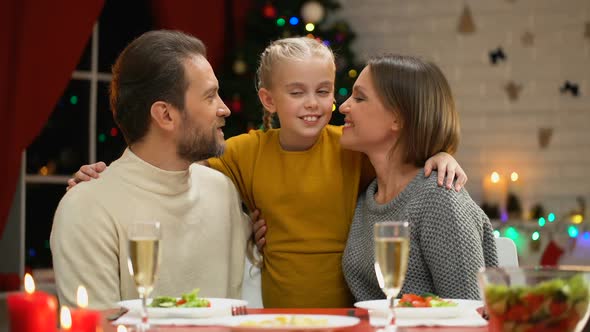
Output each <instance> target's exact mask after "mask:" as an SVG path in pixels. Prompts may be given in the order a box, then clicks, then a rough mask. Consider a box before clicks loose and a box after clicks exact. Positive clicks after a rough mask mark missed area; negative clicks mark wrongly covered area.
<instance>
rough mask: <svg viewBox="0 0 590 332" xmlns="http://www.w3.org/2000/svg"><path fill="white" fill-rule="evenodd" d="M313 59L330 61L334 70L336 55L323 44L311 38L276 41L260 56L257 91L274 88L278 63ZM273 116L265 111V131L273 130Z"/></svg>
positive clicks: (263, 119)
mask: <svg viewBox="0 0 590 332" xmlns="http://www.w3.org/2000/svg"><path fill="white" fill-rule="evenodd" d="M312 57H320V58H324V59H327V60H329V61H330V63H332V65H333V66H334V68H336V64H335V61H334V53H332V50H330V48H329V47H327V46H326V45H324V44H323V43H321V42H319V41H317V40H315V39H313V38H309V37H292V38H284V39H279V40H275V41H274V42H272V43H270V45H268V46H267V47H266V49H265V50H264V51H263V52H262V54H261V55H260V61H259V63H258V69H257V70H256V90H260V88H265V89H270V88H271V87H272V84H273V82H272V79H273V71H275V70H276V69H275V67H276V64H277V63H280V62H282V61H305V60H307V59H310V58H312ZM272 122H273V114H272V113H270V112H268V111H267V110H264V115H263V117H262V123H263V128H264V130H268V129H271V128H272Z"/></svg>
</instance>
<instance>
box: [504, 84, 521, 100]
mask: <svg viewBox="0 0 590 332" xmlns="http://www.w3.org/2000/svg"><path fill="white" fill-rule="evenodd" d="M504 89H505V90H506V93H507V94H508V99H510V101H517V100H518V97H519V96H520V91H521V90H522V84H516V83H514V81H510V82H508V84H506V85H505V86H504Z"/></svg>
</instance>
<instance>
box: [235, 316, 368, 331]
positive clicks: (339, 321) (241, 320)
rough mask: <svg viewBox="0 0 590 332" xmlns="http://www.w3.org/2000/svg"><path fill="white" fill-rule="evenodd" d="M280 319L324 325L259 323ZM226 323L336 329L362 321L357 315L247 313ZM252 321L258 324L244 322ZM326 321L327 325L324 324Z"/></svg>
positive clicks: (294, 328) (239, 325) (285, 327)
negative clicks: (273, 324)
mask: <svg viewBox="0 0 590 332" xmlns="http://www.w3.org/2000/svg"><path fill="white" fill-rule="evenodd" d="M277 318H278V319H286V320H287V321H289V320H291V319H295V320H297V321H301V320H306V319H307V320H308V321H309V320H311V322H312V323H318V324H319V323H320V322H321V323H322V325H310V326H297V325H283V326H280V325H279V326H276V325H275V326H270V325H269V326H263V325H259V324H262V323H263V322H269V321H270V322H280V321H279V320H277ZM224 320H225V321H226V322H224V325H226V323H227V325H229V326H232V327H233V328H237V329H248V330H249V329H273V330H282V329H285V330H307V329H313V330H319V329H334V328H339V327H347V326H353V325H356V324H358V323H359V322H360V319H358V318H357V317H349V316H337V315H307V314H297V315H290V314H277V315H245V316H232V317H228V318H227V319H224ZM246 323H252V324H256V325H252V326H247V325H246V326H245V325H242V324H246ZM323 323H325V325H324V324H323Z"/></svg>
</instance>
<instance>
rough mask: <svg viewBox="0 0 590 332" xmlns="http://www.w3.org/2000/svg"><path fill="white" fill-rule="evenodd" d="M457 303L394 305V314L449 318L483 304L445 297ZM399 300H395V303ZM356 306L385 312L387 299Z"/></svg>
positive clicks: (356, 304) (359, 303) (407, 316)
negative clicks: (426, 306) (413, 306)
mask: <svg viewBox="0 0 590 332" xmlns="http://www.w3.org/2000/svg"><path fill="white" fill-rule="evenodd" d="M446 300H449V301H453V302H455V303H457V306H456V307H436V308H406V307H395V314H396V316H397V317H399V318H451V317H458V316H461V314H463V313H468V312H470V311H473V310H476V309H477V308H479V307H482V306H483V302H482V301H475V300H458V299H446ZM398 301H399V300H395V304H396V305H397V302H398ZM354 306H355V307H357V308H363V309H367V310H374V311H377V312H378V313H379V314H384V315H386V314H387V310H388V306H387V300H372V301H362V302H357V303H355V304H354Z"/></svg>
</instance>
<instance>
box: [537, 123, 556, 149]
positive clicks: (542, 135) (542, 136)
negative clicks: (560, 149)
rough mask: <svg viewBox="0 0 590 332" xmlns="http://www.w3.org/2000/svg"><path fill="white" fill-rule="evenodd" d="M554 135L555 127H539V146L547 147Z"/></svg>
mask: <svg viewBox="0 0 590 332" xmlns="http://www.w3.org/2000/svg"><path fill="white" fill-rule="evenodd" d="M552 136H553V128H539V147H540V148H541V149H545V148H547V147H548V146H549V143H550V142H551V137H552Z"/></svg>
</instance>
